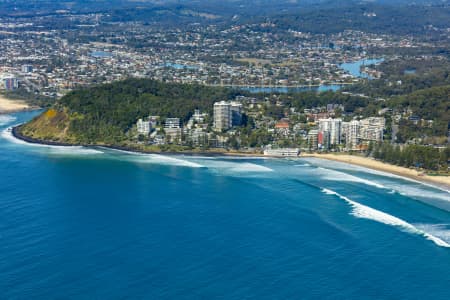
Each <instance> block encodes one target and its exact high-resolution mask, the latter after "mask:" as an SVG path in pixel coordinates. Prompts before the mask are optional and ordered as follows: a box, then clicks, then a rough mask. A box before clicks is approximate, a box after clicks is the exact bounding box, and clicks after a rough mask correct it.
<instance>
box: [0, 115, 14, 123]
mask: <svg viewBox="0 0 450 300" xmlns="http://www.w3.org/2000/svg"><path fill="white" fill-rule="evenodd" d="M15 120H16V117H13V116H10V115H0V126H4V125H8V124H10V123H12V122H14V121H15Z"/></svg>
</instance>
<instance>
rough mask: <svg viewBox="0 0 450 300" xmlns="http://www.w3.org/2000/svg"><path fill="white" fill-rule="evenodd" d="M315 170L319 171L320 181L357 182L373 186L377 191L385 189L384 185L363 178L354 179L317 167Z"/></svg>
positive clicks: (347, 175) (345, 174)
mask: <svg viewBox="0 0 450 300" xmlns="http://www.w3.org/2000/svg"><path fill="white" fill-rule="evenodd" d="M317 170H318V171H319V173H320V175H322V177H321V179H324V180H330V181H348V182H357V183H362V184H366V185H369V186H374V187H377V188H379V189H385V188H386V187H385V186H384V185H382V184H379V183H377V182H375V181H372V180H368V179H364V178H359V177H356V176H353V175H350V174H347V173H344V172H339V171H336V170H332V169H326V168H322V167H318V168H317Z"/></svg>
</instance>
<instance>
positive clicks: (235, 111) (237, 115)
mask: <svg viewBox="0 0 450 300" xmlns="http://www.w3.org/2000/svg"><path fill="white" fill-rule="evenodd" d="M230 105H231V108H230V109H231V126H239V125H241V124H242V104H241V103H239V102H235V101H232V102H231V103H230Z"/></svg>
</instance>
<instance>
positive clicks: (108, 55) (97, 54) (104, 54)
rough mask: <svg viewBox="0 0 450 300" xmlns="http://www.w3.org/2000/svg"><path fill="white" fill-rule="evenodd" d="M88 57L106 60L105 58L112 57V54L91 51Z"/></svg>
mask: <svg viewBox="0 0 450 300" xmlns="http://www.w3.org/2000/svg"><path fill="white" fill-rule="evenodd" d="M90 55H91V56H92V57H95V58H107V57H112V56H113V54H112V53H111V52H106V51H93V52H91V53H90Z"/></svg>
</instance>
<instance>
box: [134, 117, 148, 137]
mask: <svg viewBox="0 0 450 300" xmlns="http://www.w3.org/2000/svg"><path fill="white" fill-rule="evenodd" d="M136 127H137V132H138V134H143V135H148V134H149V133H150V131H151V128H152V127H151V125H150V122H149V121H147V120H146V121H144V120H142V119H139V120H138V121H137V123H136Z"/></svg>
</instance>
